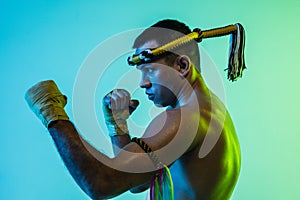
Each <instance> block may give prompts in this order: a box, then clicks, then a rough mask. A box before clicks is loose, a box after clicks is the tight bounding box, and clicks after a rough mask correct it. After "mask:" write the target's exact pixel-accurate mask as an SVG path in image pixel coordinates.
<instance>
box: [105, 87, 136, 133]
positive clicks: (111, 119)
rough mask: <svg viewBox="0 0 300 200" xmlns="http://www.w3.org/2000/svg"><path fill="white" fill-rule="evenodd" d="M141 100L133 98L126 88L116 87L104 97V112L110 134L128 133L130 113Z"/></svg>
mask: <svg viewBox="0 0 300 200" xmlns="http://www.w3.org/2000/svg"><path fill="white" fill-rule="evenodd" d="M138 105H139V102H138V101H137V100H131V99H130V94H129V92H128V91H126V90H124V89H115V90H113V91H111V92H110V93H108V94H107V95H105V97H104V98H103V114H104V118H105V123H106V126H107V128H108V131H109V135H110V136H114V135H123V134H128V128H127V122H126V120H127V119H128V117H129V115H130V114H131V113H132V112H133V111H134V110H135V109H136V108H137V106H138Z"/></svg>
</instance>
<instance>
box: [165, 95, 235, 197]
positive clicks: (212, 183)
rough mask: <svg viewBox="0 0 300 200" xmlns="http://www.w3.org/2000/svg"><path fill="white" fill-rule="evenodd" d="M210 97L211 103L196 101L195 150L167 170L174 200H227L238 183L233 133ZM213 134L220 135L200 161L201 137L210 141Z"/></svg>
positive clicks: (216, 103) (216, 99) (220, 103)
mask: <svg viewBox="0 0 300 200" xmlns="http://www.w3.org/2000/svg"><path fill="white" fill-rule="evenodd" d="M201 92H203V91H201ZM211 95H212V98H211V99H212V100H211V101H210V100H208V101H205V100H204V101H203V98H202V101H199V102H200V113H201V117H200V123H199V124H200V125H199V128H198V134H197V136H196V137H198V138H196V139H195V141H196V142H195V146H194V147H193V148H192V150H191V151H189V152H187V153H185V154H184V155H183V156H181V157H180V159H178V160H177V161H176V162H175V163H174V164H173V165H172V166H171V167H170V171H171V174H172V177H173V183H174V193H175V199H178V200H181V199H184V200H188V199H195V200H200V199H201V200H202V199H207V200H208V199H213V200H219V199H220V200H225V199H229V198H230V196H231V194H232V192H233V189H234V187H235V184H236V182H237V179H238V175H239V171H240V148H239V143H238V139H237V136H236V132H235V129H234V126H233V123H232V120H231V118H230V116H229V114H228V112H227V111H226V109H224V108H225V107H224V106H223V103H222V102H221V101H220V100H219V99H218V98H217V97H216V96H215V95H213V94H211ZM201 96H202V95H201ZM208 99H210V98H208ZM212 103H213V105H214V106H212V105H211V104H212ZM222 109H224V111H225V112H223V116H224V118H223V119H224V120H220V119H222V117H220V115H222V112H220V110H222ZM211 120H212V121H211ZM223 121H224V124H223V123H222V122H223ZM209 124H210V125H211V126H218V128H220V129H218V128H216V127H215V128H213V129H212V130H210V129H209V130H208V127H209ZM214 130H221V132H220V133H219V134H220V135H219V137H218V139H217V140H216V143H215V145H214V146H213V148H212V150H211V151H210V152H209V153H208V154H207V155H206V156H205V157H203V158H200V156H199V152H200V148H201V145H202V143H203V135H205V137H210V136H211V135H215V134H218V133H215V132H214Z"/></svg>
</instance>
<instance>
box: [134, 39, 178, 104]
mask: <svg viewBox="0 0 300 200" xmlns="http://www.w3.org/2000/svg"><path fill="white" fill-rule="evenodd" d="M158 46H159V44H158V43H157V42H156V41H155V40H151V41H149V42H146V43H145V44H144V45H142V46H140V47H139V48H138V49H137V50H136V53H140V52H141V51H143V50H145V49H148V48H156V47H158ZM173 67H174V66H168V65H167V63H166V62H165V59H164V58H162V59H159V60H156V61H155V62H153V63H145V64H141V65H138V66H137V69H138V70H140V71H141V72H142V79H141V82H140V87H141V88H143V89H145V90H146V91H145V93H146V94H147V95H148V99H149V100H151V101H153V102H154V104H155V105H156V106H159V107H165V106H174V105H175V104H176V103H177V97H176V96H177V94H178V92H179V91H178V90H179V89H178V88H179V87H178V86H179V85H178V81H177V79H178V78H179V73H178V71H176V70H175V69H174V68H173Z"/></svg>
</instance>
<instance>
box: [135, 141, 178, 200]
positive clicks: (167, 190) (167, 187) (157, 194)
mask: <svg viewBox="0 0 300 200" xmlns="http://www.w3.org/2000/svg"><path fill="white" fill-rule="evenodd" d="M131 141H132V142H135V143H137V144H138V145H139V146H140V147H141V148H142V149H143V150H144V151H145V152H146V153H147V154H148V156H149V157H150V159H151V160H152V162H153V163H154V164H155V166H156V168H157V172H156V174H155V175H154V176H153V177H152V179H151V182H150V200H174V186H173V181H172V176H171V173H170V170H169V168H168V166H166V165H164V164H162V163H161V162H160V161H159V159H158V157H157V156H156V155H155V154H154V152H153V151H152V149H151V148H150V147H149V146H148V145H147V144H146V143H145V142H144V141H143V140H142V139H140V138H136V137H134V138H132V139H131Z"/></svg>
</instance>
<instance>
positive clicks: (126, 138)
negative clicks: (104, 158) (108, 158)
mask: <svg viewBox="0 0 300 200" xmlns="http://www.w3.org/2000/svg"><path fill="white" fill-rule="evenodd" d="M110 139H111V143H112V146H113V151H114V154H115V156H116V155H118V153H119V152H120V150H121V149H122V148H123V147H125V146H126V145H127V144H129V143H130V135H129V134H124V135H115V136H110Z"/></svg>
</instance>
